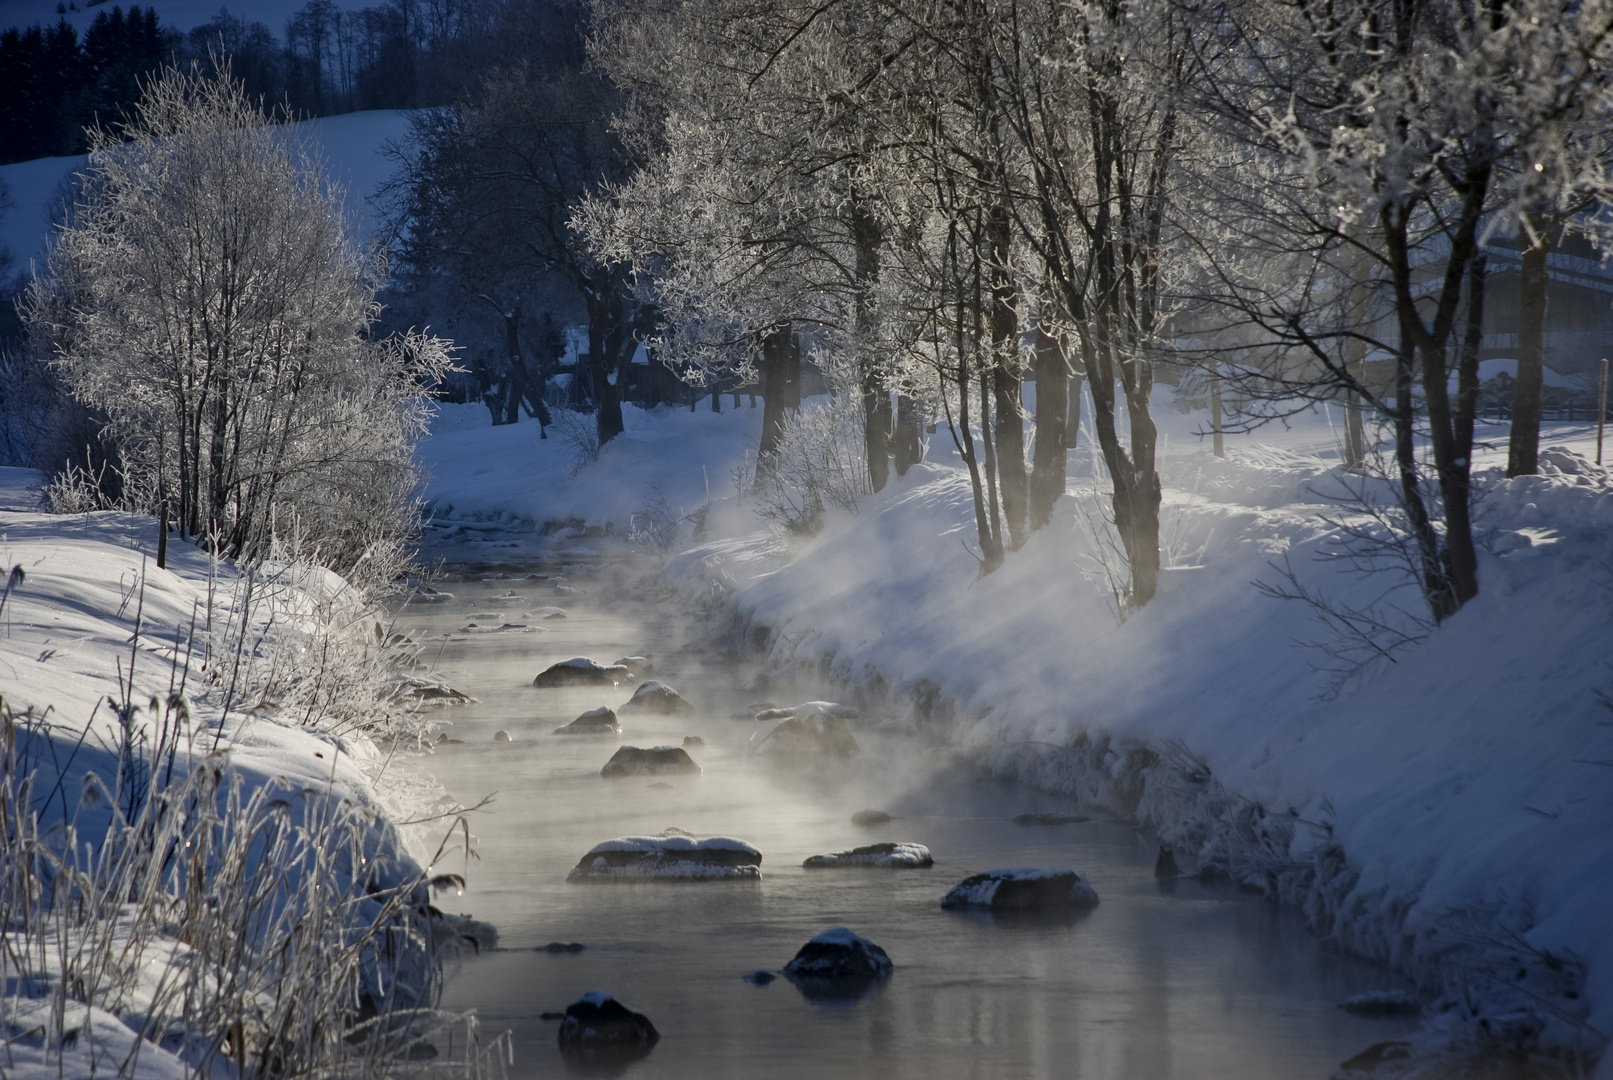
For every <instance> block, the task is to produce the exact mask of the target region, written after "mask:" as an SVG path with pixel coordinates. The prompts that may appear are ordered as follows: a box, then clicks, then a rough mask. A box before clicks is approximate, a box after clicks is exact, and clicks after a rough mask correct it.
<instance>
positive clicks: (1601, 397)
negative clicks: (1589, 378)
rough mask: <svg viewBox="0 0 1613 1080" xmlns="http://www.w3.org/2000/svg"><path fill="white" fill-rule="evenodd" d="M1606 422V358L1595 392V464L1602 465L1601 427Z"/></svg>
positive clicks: (1603, 359) (1604, 358) (1603, 361)
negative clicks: (1599, 382)
mask: <svg viewBox="0 0 1613 1080" xmlns="http://www.w3.org/2000/svg"><path fill="white" fill-rule="evenodd" d="M1606 421H1607V357H1605V356H1604V357H1602V378H1601V385H1600V386H1599V387H1598V388H1597V390H1596V463H1597V464H1598V465H1600V464H1601V463H1602V427H1603V425H1604V424H1605V423H1606Z"/></svg>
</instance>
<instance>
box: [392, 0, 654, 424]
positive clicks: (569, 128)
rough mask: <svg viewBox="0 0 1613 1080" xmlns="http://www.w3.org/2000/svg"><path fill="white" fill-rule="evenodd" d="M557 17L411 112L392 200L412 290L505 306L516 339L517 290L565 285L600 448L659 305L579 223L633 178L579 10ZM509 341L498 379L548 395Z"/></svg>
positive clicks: (618, 414) (527, 292)
mask: <svg viewBox="0 0 1613 1080" xmlns="http://www.w3.org/2000/svg"><path fill="white" fill-rule="evenodd" d="M548 14H549V15H552V16H553V17H554V18H553V21H552V22H546V23H544V24H543V25H541V26H534V27H531V34H530V35H529V36H528V37H527V38H526V39H525V40H523V41H519V42H516V41H512V42H510V43H509V44H510V46H511V51H510V52H508V53H502V54H496V55H494V56H491V57H489V61H490V63H489V64H488V66H487V67H486V68H485V69H484V71H483V72H482V77H481V80H480V81H479V82H478V83H476V84H475V85H473V86H471V87H470V88H468V89H467V90H466V92H465V93H464V94H463V95H461V96H460V97H459V99H458V100H456V101H455V102H454V103H453V104H452V105H450V106H448V107H446V108H443V109H435V110H429V111H423V112H421V113H419V114H417V115H416V116H415V117H414V119H413V122H412V124H411V130H410V135H409V138H408V139H407V140H406V142H405V144H404V145H403V146H401V147H399V148H398V149H397V155H396V156H397V159H398V161H399V163H400V165H401V169H400V172H399V173H398V175H397V176H396V177H395V178H394V179H393V181H392V183H391V201H392V203H393V207H394V212H395V216H396V219H397V221H398V223H399V234H400V236H401V241H400V244H401V263H402V267H403V269H404V270H405V271H406V273H407V274H408V275H410V276H411V278H412V279H413V280H414V283H415V285H416V286H417V287H418V286H420V285H421V284H422V283H423V282H424V281H427V280H430V279H436V280H438V281H443V282H446V284H447V286H448V290H449V292H450V293H453V292H457V293H458V294H459V295H458V300H459V302H460V303H461V304H465V303H468V302H469V301H471V300H474V301H475V305H476V306H479V305H480V304H482V303H483V302H484V301H491V303H492V304H493V305H494V307H496V308H497V309H498V310H499V312H500V313H509V315H507V316H506V319H505V329H506V331H508V333H509V334H513V333H514V330H515V327H516V322H517V320H515V319H513V318H511V317H510V315H513V313H514V312H515V311H516V310H517V309H518V308H519V307H520V299H521V297H522V296H529V297H530V296H531V295H532V294H534V293H537V292H540V291H542V290H544V289H554V288H555V287H556V286H557V285H558V286H559V287H561V288H563V289H564V290H565V291H567V292H569V293H570V294H571V297H572V298H573V299H572V301H571V303H572V305H573V306H575V307H576V308H579V309H580V310H581V311H582V312H583V313H584V315H585V317H586V320H587V326H588V349H587V357H588V359H587V363H586V365H583V366H580V367H579V370H578V372H577V378H578V379H580V380H581V381H582V388H581V389H582V390H583V392H584V393H585V394H586V396H587V398H588V400H590V401H591V402H592V403H593V405H594V407H595V409H596V411H597V417H598V419H597V427H598V438H599V444H600V445H604V444H605V443H607V442H609V441H610V440H611V439H612V438H614V437H615V436H616V435H618V434H620V433H621V431H622V425H623V420H622V400H623V392H624V391H625V389H626V384H627V378H628V365H629V363H630V362H631V360H632V358H633V354H634V352H635V351H636V350H637V348H638V345H639V338H640V336H641V335H642V334H643V333H644V332H646V331H647V330H648V329H649V328H650V327H651V325H653V320H654V309H653V306H652V305H651V304H650V302H649V301H648V298H647V297H646V296H645V295H644V294H643V293H641V291H640V290H639V287H638V283H637V281H636V279H635V276H634V267H633V265H632V264H631V263H629V262H626V261H623V260H620V259H602V258H599V257H597V256H596V254H595V253H594V252H593V251H592V250H591V249H590V248H589V247H588V246H587V244H586V243H585V242H584V241H583V238H582V236H581V235H580V234H579V233H577V232H576V231H575V230H574V229H573V228H572V224H571V219H572V216H573V214H574V213H575V212H576V209H577V207H578V206H580V205H581V203H582V202H583V200H584V199H585V198H587V197H589V196H590V195H594V194H598V193H603V192H606V191H608V190H610V188H611V185H613V184H616V183H620V182H622V181H624V180H626V178H627V177H628V175H629V173H630V171H631V167H632V158H631V156H630V152H629V148H628V147H627V146H626V145H625V144H624V143H623V142H622V140H621V139H620V138H619V137H618V136H617V134H616V132H615V131H614V130H613V129H612V125H611V122H612V119H613V117H614V116H615V114H616V112H617V108H618V98H617V95H616V92H615V90H614V88H613V87H612V86H611V84H610V83H609V82H608V81H607V80H606V79H604V78H603V77H602V76H600V75H599V74H598V73H596V72H594V71H591V70H589V69H588V68H587V66H586V63H585V59H586V58H585V56H584V53H583V37H582V30H583V22H582V20H583V18H584V12H583V11H582V10H581V9H580V8H572V7H560V6H558V5H557V6H555V7H553V8H550V9H548ZM517 45H519V46H520V47H519V48H516V46H517ZM506 340H507V344H506V346H505V348H504V350H503V352H504V354H505V355H504V358H503V359H501V360H499V361H498V363H499V364H500V366H501V367H502V368H503V370H502V371H501V375H502V377H503V378H504V379H505V380H510V379H515V380H517V381H519V382H520V383H522V384H523V385H524V386H528V387H533V388H536V389H538V390H539V391H541V386H542V382H541V380H538V381H536V382H534V381H533V378H534V374H535V373H533V372H530V371H528V370H527V369H526V360H525V359H524V358H523V357H522V356H521V354H520V351H519V349H518V347H517V345H516V338H515V337H513V336H508V334H507V335H506ZM550 359H552V358H551V357H542V358H541V360H543V361H548V360H550ZM516 396H517V397H519V396H521V395H520V393H517V395H516Z"/></svg>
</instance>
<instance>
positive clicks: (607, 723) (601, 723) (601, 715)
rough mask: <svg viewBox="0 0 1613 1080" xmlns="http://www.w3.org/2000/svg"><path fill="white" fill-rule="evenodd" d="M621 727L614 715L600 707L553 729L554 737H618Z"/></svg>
mask: <svg viewBox="0 0 1613 1080" xmlns="http://www.w3.org/2000/svg"><path fill="white" fill-rule="evenodd" d="M621 730H622V725H621V724H620V723H618V722H617V720H616V714H615V713H614V712H612V711H611V710H610V709H608V708H606V707H605V706H603V705H601V706H600V707H599V708H597V709H589V710H588V711H587V712H585V713H583V714H582V715H581V716H579V717H577V719H575V720H573V721H572V722H571V723H569V724H562V725H560V726H559V727H557V728H555V729H554V733H555V734H556V735H618V734H620V733H621Z"/></svg>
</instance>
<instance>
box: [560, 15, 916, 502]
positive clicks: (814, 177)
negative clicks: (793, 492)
mask: <svg viewBox="0 0 1613 1080" xmlns="http://www.w3.org/2000/svg"><path fill="white" fill-rule="evenodd" d="M598 10H599V12H600V15H601V19H600V22H601V26H602V34H601V37H600V39H599V40H598V41H597V42H596V49H595V55H596V56H597V58H598V59H599V61H600V62H601V64H603V65H604V66H605V67H606V68H607V70H608V71H609V72H610V74H611V76H612V78H613V79H614V80H615V81H616V83H617V84H618V85H619V86H620V87H622V88H623V89H624V90H625V91H626V92H628V93H629V94H630V95H631V97H632V99H633V101H634V102H635V108H634V109H633V110H631V111H630V112H629V113H628V115H627V117H626V118H625V122H624V123H623V124H621V130H622V131H623V132H624V134H625V135H626V136H627V137H628V138H629V139H630V140H632V141H634V142H635V143H636V145H637V146H638V149H639V153H638V157H639V159H640V160H641V161H642V162H643V163H644V164H643V167H642V168H641V169H640V170H639V171H638V172H637V173H636V174H635V176H634V177H633V179H632V180H631V181H630V182H628V183H626V184H624V185H622V186H621V187H619V188H617V189H614V190H612V191H611V192H610V193H609V194H610V198H609V199H608V200H605V199H596V200H594V201H592V202H591V203H589V204H586V205H585V207H584V212H583V213H582V214H580V215H579V218H578V224H579V225H580V226H581V227H582V229H583V230H584V231H585V232H586V233H587V234H588V235H589V237H590V239H591V241H592V242H593V243H594V245H595V247H596V250H598V251H599V252H600V253H601V254H602V255H603V256H604V257H606V258H608V259H613V260H624V261H625V260H637V261H639V262H641V263H645V262H650V263H653V265H654V266H655V289H656V293H657V296H658V298H659V303H660V308H661V323H662V328H663V330H662V337H661V340H660V343H659V345H660V347H659V349H658V354H659V355H660V356H661V357H662V358H663V360H664V361H666V362H669V363H674V364H676V365H678V367H679V368H680V370H683V371H685V372H686V373H688V374H690V375H692V376H693V378H694V379H696V380H711V379H720V378H722V377H723V376H725V375H727V374H729V373H732V372H735V371H737V372H739V373H740V374H741V375H742V376H744V377H747V378H748V377H751V376H753V375H760V377H761V381H762V382H763V383H764V385H765V384H766V383H768V381H769V375H770V373H769V370H768V368H769V365H770V364H771V363H772V362H774V359H775V358H777V357H780V356H783V355H785V354H786V353H787V352H788V350H783V349H779V348H768V347H766V343H767V342H768V341H769V340H776V339H777V337H778V335H781V334H788V333H790V332H792V331H791V328H792V327H797V326H800V325H803V324H805V325H808V326H810V327H811V328H812V334H811V337H812V341H813V343H814V345H815V346H816V355H817V358H818V360H819V363H820V365H823V366H825V367H826V368H827V369H828V370H827V374H828V375H829V377H830V381H831V384H833V385H836V386H837V387H838V388H839V389H843V390H846V391H847V392H850V393H853V394H855V395H857V396H858V397H860V398H861V399H862V402H863V407H864V411H865V423H864V447H865V461H866V468H867V469H868V472H869V480H870V484H871V485H872V487H873V488H874V489H875V490H878V489H879V488H881V487H883V486H884V484H885V482H886V478H887V476H888V472H889V467H890V460H891V454H892V435H893V430H892V429H893V426H895V417H893V414H892V410H891V404H890V401H891V393H892V391H893V390H901V389H903V385H902V365H901V363H900V360H899V358H898V355H897V353H898V350H896V349H894V348H893V347H892V341H893V339H894V337H896V336H897V335H894V334H893V333H892V328H893V324H892V322H891V321H890V317H891V313H890V312H888V311H884V310H882V309H881V292H882V288H883V284H882V282H881V279H880V276H881V269H882V261H883V254H884V252H885V251H886V242H885V237H884V229H883V223H882V221H881V219H880V209H881V198H880V191H879V187H880V183H881V180H880V176H879V169H878V155H877V153H876V147H877V145H878V143H879V137H880V136H879V130H878V128H879V121H878V118H877V108H875V107H871V105H870V103H871V102H877V101H879V100H881V98H882V97H883V96H885V95H886V90H885V88H884V87H882V86H878V85H875V83H876V82H877V76H878V75H879V73H880V71H881V66H880V61H881V57H882V56H884V55H885V54H886V53H888V52H889V50H890V49H891V48H893V47H894V46H895V45H896V44H897V42H896V39H895V37H894V36H893V35H894V34H896V33H898V32H899V31H900V28H899V27H897V26H895V24H892V23H891V22H890V20H889V19H888V18H885V17H884V15H883V13H881V12H880V11H879V9H878V7H877V5H870V4H849V5H844V6H842V7H841V8H840V9H839V10H836V11H833V12H829V11H824V10H820V9H818V8H817V7H816V5H813V4H810V3H796V2H793V0H772V2H770V3H768V4H764V5H755V4H744V3H734V2H729V0H712V2H708V3H701V4H698V5H681V6H675V7H674V6H667V5H663V4H658V3H654V2H640V0H622V2H612V3H602V4H600V5H598ZM770 404H771V402H770ZM908 414H909V415H910V416H912V417H914V419H912V420H911V421H910V423H909V424H908V425H907V427H908V428H910V429H911V431H912V433H913V437H912V438H911V439H903V438H901V437H898V438H897V440H896V442H897V445H898V447H900V448H902V449H900V450H899V452H898V453H897V455H896V460H897V467H898V471H905V469H906V467H907V466H908V465H910V464H912V463H913V462H915V461H917V460H918V444H919V439H918V437H917V421H916V413H914V412H912V410H908ZM777 419H778V418H777V416H776V415H772V414H770V415H769V416H768V417H766V418H765V419H764V426H763V443H764V445H763V451H764V455H765V454H770V453H771V452H772V450H773V448H774V446H775V445H776V439H777V434H778V432H779V431H781V430H782V429H781V428H780V426H779V424H778V422H777Z"/></svg>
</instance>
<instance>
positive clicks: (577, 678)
mask: <svg viewBox="0 0 1613 1080" xmlns="http://www.w3.org/2000/svg"><path fill="white" fill-rule="evenodd" d="M632 677H633V673H632V672H631V671H629V670H628V669H627V668H625V667H622V666H621V665H619V664H601V663H599V662H598V661H597V660H590V659H589V658H588V657H586V656H574V657H572V658H571V659H570V660H562V661H560V663H558V664H551V665H549V666H548V667H547V668H545V669H544V670H543V671H542V672H541V673H540V674H539V675H538V677H537V678H535V679H533V680H532V685H533V686H544V687H549V686H616V685H618V684H619V683H624V682H626V681H627V680H628V679H631V678H632Z"/></svg>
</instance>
